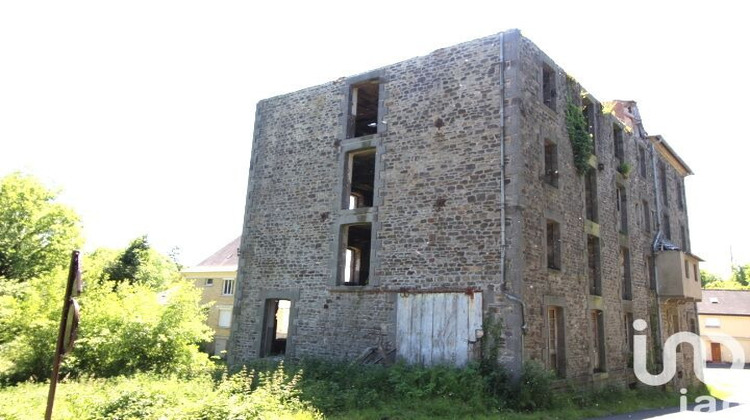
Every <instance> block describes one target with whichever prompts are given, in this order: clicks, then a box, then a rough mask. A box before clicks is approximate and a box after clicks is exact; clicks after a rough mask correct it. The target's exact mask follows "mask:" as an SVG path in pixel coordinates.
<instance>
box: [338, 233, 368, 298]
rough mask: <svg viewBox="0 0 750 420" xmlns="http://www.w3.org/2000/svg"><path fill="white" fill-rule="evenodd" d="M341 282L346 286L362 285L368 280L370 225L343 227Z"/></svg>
mask: <svg viewBox="0 0 750 420" xmlns="http://www.w3.org/2000/svg"><path fill="white" fill-rule="evenodd" d="M342 234H343V237H344V239H345V240H346V242H345V244H344V246H343V251H342V253H343V255H342V257H343V258H342V260H343V261H342V264H341V276H340V277H339V278H340V279H341V283H342V284H344V285H347V286H364V285H366V284H367V283H368V282H369V280H370V243H371V240H372V225H371V224H366V225H347V226H344V227H343V232H342Z"/></svg>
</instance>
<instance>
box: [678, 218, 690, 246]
mask: <svg viewBox="0 0 750 420" xmlns="http://www.w3.org/2000/svg"><path fill="white" fill-rule="evenodd" d="M680 245H681V246H682V250H683V251H686V252H690V244H688V240H687V231H686V230H685V225H682V224H680Z"/></svg>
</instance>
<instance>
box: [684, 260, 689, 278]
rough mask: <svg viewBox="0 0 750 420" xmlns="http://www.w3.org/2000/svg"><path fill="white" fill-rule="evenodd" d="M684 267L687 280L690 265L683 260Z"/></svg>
mask: <svg viewBox="0 0 750 420" xmlns="http://www.w3.org/2000/svg"><path fill="white" fill-rule="evenodd" d="M684 265H685V278H686V279H689V278H690V263H689V262H688V260H685V264H684Z"/></svg>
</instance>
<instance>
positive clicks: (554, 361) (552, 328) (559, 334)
mask: <svg viewBox="0 0 750 420" xmlns="http://www.w3.org/2000/svg"><path fill="white" fill-rule="evenodd" d="M563 326H564V323H563V310H562V308H561V307H559V306H550V307H548V308H547V368H548V369H549V370H551V371H553V372H555V373H556V374H557V376H558V377H559V378H562V377H564V376H565V329H564V327H563Z"/></svg>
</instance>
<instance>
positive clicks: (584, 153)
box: [565, 101, 594, 175]
mask: <svg viewBox="0 0 750 420" xmlns="http://www.w3.org/2000/svg"><path fill="white" fill-rule="evenodd" d="M565 125H566V127H567V128H568V137H569V138H570V144H571V146H573V165H575V167H576V170H577V171H578V173H579V174H580V175H584V174H585V173H586V172H588V171H589V169H591V167H590V166H589V163H588V162H589V158H590V157H591V152H592V151H593V149H594V143H593V141H592V140H591V135H590V134H589V130H588V124H586V118H584V116H583V111H582V110H581V107H579V106H577V105H575V104H574V103H573V102H570V101H569V102H568V107H567V108H566V109H565Z"/></svg>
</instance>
